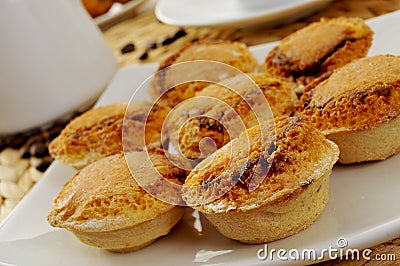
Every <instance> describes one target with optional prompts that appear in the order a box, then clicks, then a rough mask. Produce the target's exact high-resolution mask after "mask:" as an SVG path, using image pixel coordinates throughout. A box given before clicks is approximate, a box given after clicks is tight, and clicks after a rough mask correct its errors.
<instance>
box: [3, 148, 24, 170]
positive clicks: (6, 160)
mask: <svg viewBox="0 0 400 266" xmlns="http://www.w3.org/2000/svg"><path fill="white" fill-rule="evenodd" d="M19 158H20V157H19V152H18V150H14V149H11V148H6V149H4V150H3V151H2V152H1V154H0V163H1V164H4V165H8V166H11V165H13V164H15V163H16V162H17V161H18V160H19Z"/></svg>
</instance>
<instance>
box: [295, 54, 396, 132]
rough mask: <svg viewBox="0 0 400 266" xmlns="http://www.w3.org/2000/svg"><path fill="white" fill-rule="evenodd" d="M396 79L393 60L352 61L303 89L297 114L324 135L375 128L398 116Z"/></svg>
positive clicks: (390, 57) (375, 58)
mask: <svg viewBox="0 0 400 266" xmlns="http://www.w3.org/2000/svg"><path fill="white" fill-rule="evenodd" d="M399 77H400V58H399V57H397V56H392V55H379V56H374V57H369V58H363V59H359V60H356V61H354V62H352V63H350V64H348V65H346V66H344V67H342V68H340V69H338V70H336V71H334V73H333V74H332V75H331V76H330V77H329V78H328V79H326V80H324V81H323V82H321V83H320V84H317V85H316V86H313V87H309V88H307V90H306V92H305V93H304V95H303V96H302V97H301V100H300V103H299V108H298V110H299V113H301V114H303V115H306V116H307V117H309V118H310V120H311V121H312V123H313V124H314V125H315V126H316V127H318V128H319V129H320V130H322V132H323V133H324V134H325V135H329V134H334V133H340V132H350V131H356V130H366V129H372V128H375V127H377V126H379V125H381V124H382V123H385V122H388V121H390V120H392V119H394V118H396V117H398V116H399V114H400V78H399Z"/></svg>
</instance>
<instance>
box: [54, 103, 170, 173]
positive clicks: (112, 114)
mask: <svg viewBox="0 0 400 266" xmlns="http://www.w3.org/2000/svg"><path fill="white" fill-rule="evenodd" d="M127 107H128V104H127V103H126V102H120V103H115V104H111V105H107V106H103V107H98V108H95V109H91V110H89V111H87V112H85V113H84V114H82V115H80V116H79V117H77V118H75V119H73V120H72V121H71V122H70V123H69V124H68V125H67V126H66V127H65V129H64V130H63V131H62V132H61V134H60V135H59V136H58V137H57V138H56V139H54V140H53V141H52V142H51V143H50V145H49V151H50V154H51V156H53V157H54V158H55V159H57V160H59V161H61V162H63V163H65V164H68V165H71V166H73V167H75V168H77V169H81V168H83V167H84V166H86V165H88V164H90V163H92V162H94V161H97V160H99V159H101V158H104V157H106V156H109V155H112V154H116V153H119V152H122V150H123V146H122V133H123V128H124V130H125V134H126V135H129V136H130V137H129V138H126V141H125V143H124V145H125V147H126V148H128V150H130V151H140V150H143V148H144V146H145V144H144V143H145V142H146V144H149V145H150V144H153V143H159V145H161V136H160V135H161V128H162V123H163V121H164V119H165V117H166V116H167V114H168V112H169V108H167V107H165V106H159V105H157V106H152V105H151V104H150V103H149V102H146V101H138V102H134V103H130V104H129V110H128V112H127V117H126V118H127V119H126V120H125V127H124V125H123V124H124V117H125V113H126V111H127ZM150 109H151V112H150V115H149V116H148V117H147V114H148V111H149V110H150ZM144 128H145V129H146V131H145V136H144ZM145 137H146V140H145V139H144V138H145ZM154 145H156V144H154Z"/></svg>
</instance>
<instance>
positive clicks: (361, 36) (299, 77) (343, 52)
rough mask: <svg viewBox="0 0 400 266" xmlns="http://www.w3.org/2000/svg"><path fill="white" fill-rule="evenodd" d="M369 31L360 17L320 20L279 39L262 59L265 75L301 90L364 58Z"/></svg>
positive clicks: (368, 44)
mask: <svg viewBox="0 0 400 266" xmlns="http://www.w3.org/2000/svg"><path fill="white" fill-rule="evenodd" d="M372 36H373V32H372V30H371V29H370V28H369V27H368V25H367V24H365V22H364V21H363V20H362V19H361V18H353V17H339V18H322V19H321V20H320V21H319V22H314V23H311V24H310V25H308V26H307V27H305V28H303V29H300V30H298V31H297V32H295V33H293V34H291V35H289V36H287V37H286V38H284V39H282V41H281V42H280V43H279V44H278V46H277V47H275V48H274V49H273V50H272V51H271V52H270V53H269V54H268V56H267V57H266V59H265V67H266V71H267V72H268V73H271V74H273V75H276V76H279V77H283V78H288V79H290V80H293V81H294V82H296V83H297V84H298V85H299V86H300V89H299V91H301V87H302V86H304V85H307V84H308V83H310V82H311V81H312V80H313V79H314V78H316V77H319V76H321V75H323V74H324V73H328V72H330V71H332V70H334V69H336V68H338V67H341V66H343V65H345V64H347V63H349V62H351V61H352V60H354V59H357V58H361V57H364V56H365V55H366V54H367V52H368V50H369V47H370V46H371V43H372Z"/></svg>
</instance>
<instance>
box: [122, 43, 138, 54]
mask: <svg viewBox="0 0 400 266" xmlns="http://www.w3.org/2000/svg"><path fill="white" fill-rule="evenodd" d="M133 51H135V45H134V44H133V43H128V44H126V45H125V46H124V47H122V48H121V54H127V53H130V52H133Z"/></svg>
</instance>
